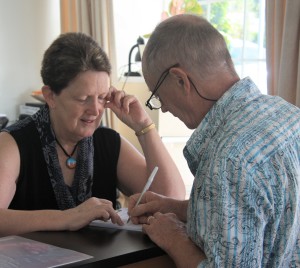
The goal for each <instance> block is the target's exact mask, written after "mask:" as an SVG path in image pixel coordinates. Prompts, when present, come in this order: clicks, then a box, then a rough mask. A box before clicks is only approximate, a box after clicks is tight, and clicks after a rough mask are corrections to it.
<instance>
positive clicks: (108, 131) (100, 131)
mask: <svg viewBox="0 0 300 268" xmlns="http://www.w3.org/2000/svg"><path fill="white" fill-rule="evenodd" d="M99 136H100V137H101V136H106V137H115V136H120V134H119V133H118V132H117V131H116V130H114V129H112V128H109V127H105V126H100V127H98V128H97V129H96V130H95V132H94V137H99Z"/></svg>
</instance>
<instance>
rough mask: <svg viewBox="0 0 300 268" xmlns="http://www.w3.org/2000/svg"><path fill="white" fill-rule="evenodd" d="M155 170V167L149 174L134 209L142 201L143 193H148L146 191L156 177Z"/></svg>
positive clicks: (156, 168)
mask: <svg viewBox="0 0 300 268" xmlns="http://www.w3.org/2000/svg"><path fill="white" fill-rule="evenodd" d="M157 170H158V167H155V168H154V169H153V171H152V172H151V174H150V176H149V178H148V180H147V182H146V185H145V187H144V189H143V191H142V193H141V195H140V197H139V199H138V200H137V202H136V203H135V206H134V207H137V206H138V205H139V203H140V202H141V200H142V197H143V195H144V193H145V192H147V191H148V189H149V187H150V185H151V183H152V182H153V179H154V177H155V175H156V172H157ZM129 221H130V217H129V218H128V220H127V223H128V222H129Z"/></svg>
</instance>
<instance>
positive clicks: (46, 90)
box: [42, 86, 55, 108]
mask: <svg viewBox="0 0 300 268" xmlns="http://www.w3.org/2000/svg"><path fill="white" fill-rule="evenodd" d="M42 93H43V96H44V99H45V101H46V103H47V104H48V106H49V108H54V107H55V100H54V97H55V96H54V95H55V93H54V92H53V91H52V90H51V88H50V87H49V86H43V87H42Z"/></svg>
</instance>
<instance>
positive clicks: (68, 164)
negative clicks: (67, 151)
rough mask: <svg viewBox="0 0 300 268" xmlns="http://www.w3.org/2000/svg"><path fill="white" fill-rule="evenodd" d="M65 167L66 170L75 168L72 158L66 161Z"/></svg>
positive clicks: (74, 161)
mask: <svg viewBox="0 0 300 268" xmlns="http://www.w3.org/2000/svg"><path fill="white" fill-rule="evenodd" d="M66 165H67V167H68V168H70V169H73V168H75V167H76V160H75V159H74V158H73V157H69V158H68V159H67V161H66Z"/></svg>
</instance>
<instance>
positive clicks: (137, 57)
mask: <svg viewBox="0 0 300 268" xmlns="http://www.w3.org/2000/svg"><path fill="white" fill-rule="evenodd" d="M144 44H145V42H144V39H143V38H142V37H140V36H139V38H138V40H137V43H136V44H135V45H134V46H133V47H132V48H131V49H130V51H129V59H128V72H127V73H125V74H124V76H141V74H140V73H139V72H132V71H131V55H132V52H133V50H134V49H135V48H136V47H137V48H138V49H139V45H144ZM135 61H141V52H140V49H139V51H138V52H137V54H136V56H135Z"/></svg>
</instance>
